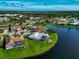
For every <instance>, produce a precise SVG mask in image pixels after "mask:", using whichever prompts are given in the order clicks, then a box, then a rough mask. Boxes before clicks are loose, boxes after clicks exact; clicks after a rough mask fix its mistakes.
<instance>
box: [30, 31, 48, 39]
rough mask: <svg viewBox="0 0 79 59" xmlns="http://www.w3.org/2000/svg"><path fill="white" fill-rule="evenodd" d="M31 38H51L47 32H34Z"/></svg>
mask: <svg viewBox="0 0 79 59" xmlns="http://www.w3.org/2000/svg"><path fill="white" fill-rule="evenodd" d="M29 38H30V39H35V40H46V39H49V35H48V34H45V33H39V32H33V33H32V34H31V35H29Z"/></svg>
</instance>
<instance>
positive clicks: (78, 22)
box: [70, 19, 79, 25]
mask: <svg viewBox="0 0 79 59" xmlns="http://www.w3.org/2000/svg"><path fill="white" fill-rule="evenodd" d="M70 24H71V25H79V20H78V19H73V20H71V21H70Z"/></svg>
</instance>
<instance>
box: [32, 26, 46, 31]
mask: <svg viewBox="0 0 79 59" xmlns="http://www.w3.org/2000/svg"><path fill="white" fill-rule="evenodd" d="M33 29H34V30H35V31H39V32H42V31H45V28H44V27H38V26H34V27H33Z"/></svg>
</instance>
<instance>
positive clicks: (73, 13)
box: [0, 11, 79, 18]
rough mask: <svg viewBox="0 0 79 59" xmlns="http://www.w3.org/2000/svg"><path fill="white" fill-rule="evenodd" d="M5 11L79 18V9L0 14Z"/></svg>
mask: <svg viewBox="0 0 79 59" xmlns="http://www.w3.org/2000/svg"><path fill="white" fill-rule="evenodd" d="M6 13H10V14H15V13H16V14H27V15H35V16H36V15H47V16H53V17H60V16H63V17H65V16H72V17H78V18H79V11H46V12H45V11H42V12H40V11H36V12H35V11H32V12H30V11H29V12H21V11H20V12H16V11H14V12H11V11H9V12H0V14H6Z"/></svg>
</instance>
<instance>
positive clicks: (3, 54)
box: [0, 33, 58, 59]
mask: <svg viewBox="0 0 79 59" xmlns="http://www.w3.org/2000/svg"><path fill="white" fill-rule="evenodd" d="M50 39H51V40H52V42H51V43H48V42H47V41H36V40H29V39H25V46H24V48H13V49H9V50H6V49H3V48H0V59H20V58H24V57H30V56H35V55H39V54H41V53H44V52H46V51H47V50H49V49H50V48H51V47H53V46H54V45H55V43H56V42H57V39H58V38H57V34H56V33H53V34H51V37H50Z"/></svg>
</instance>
